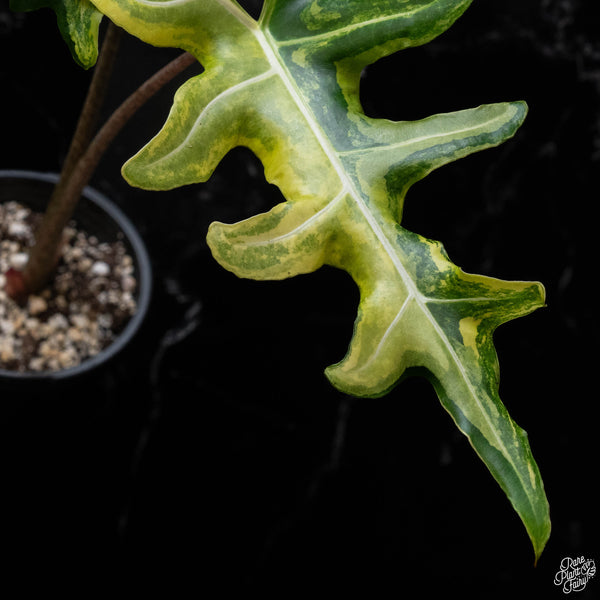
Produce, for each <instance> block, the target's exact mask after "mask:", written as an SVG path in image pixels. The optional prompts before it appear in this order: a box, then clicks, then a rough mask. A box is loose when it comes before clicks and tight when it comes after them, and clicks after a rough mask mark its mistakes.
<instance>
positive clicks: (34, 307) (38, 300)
mask: <svg viewBox="0 0 600 600" xmlns="http://www.w3.org/2000/svg"><path fill="white" fill-rule="evenodd" d="M27 307H28V309H29V313H30V314H32V315H39V314H40V313H43V312H44V311H45V310H48V303H47V302H46V301H45V300H44V299H43V298H42V297H41V296H35V295H31V296H29V300H28V305H27Z"/></svg>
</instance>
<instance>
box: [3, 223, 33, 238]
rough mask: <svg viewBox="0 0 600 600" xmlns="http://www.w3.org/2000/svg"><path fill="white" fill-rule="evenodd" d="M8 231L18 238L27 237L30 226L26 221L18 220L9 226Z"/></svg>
mask: <svg viewBox="0 0 600 600" xmlns="http://www.w3.org/2000/svg"><path fill="white" fill-rule="evenodd" d="M8 233H9V235H12V236H14V237H16V238H26V237H27V235H28V234H29V227H27V225H25V223H19V222H18V221H17V222H14V223H11V224H10V225H9V226H8Z"/></svg>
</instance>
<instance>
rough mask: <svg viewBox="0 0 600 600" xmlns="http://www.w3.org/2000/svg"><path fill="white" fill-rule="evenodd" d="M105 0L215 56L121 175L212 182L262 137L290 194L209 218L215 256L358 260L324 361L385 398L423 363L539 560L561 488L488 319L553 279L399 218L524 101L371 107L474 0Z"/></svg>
mask: <svg viewBox="0 0 600 600" xmlns="http://www.w3.org/2000/svg"><path fill="white" fill-rule="evenodd" d="M93 1H94V3H95V4H96V5H97V6H98V8H99V9H100V10H101V11H102V12H104V13H105V14H106V15H108V16H110V18H111V19H113V20H114V21H115V22H116V23H117V24H119V25H121V26H123V27H124V28H125V29H127V30H128V31H130V32H131V33H133V34H135V35H136V36H138V37H140V38H141V39H142V40H144V41H147V42H149V43H152V44H155V45H161V46H177V47H180V48H183V49H185V50H188V51H189V52H191V53H193V54H194V55H195V56H196V57H197V58H198V60H199V61H200V62H201V63H202V64H203V66H204V67H205V71H204V72H203V73H202V74H201V75H199V76H196V77H194V78H192V79H190V80H189V81H188V82H187V83H186V84H184V85H183V86H182V87H181V88H180V90H179V91H178V93H177V95H176V97H175V101H174V106H173V109H172V111H171V114H170V116H169V118H168V121H167V123H166V125H165V126H164V128H163V129H162V131H161V132H160V133H159V134H158V135H157V136H156V137H155V138H154V139H153V140H152V141H151V142H150V143H149V144H148V145H147V146H146V147H145V148H144V149H142V150H141V151H140V152H139V154H138V155H136V156H135V157H134V158H133V159H131V160H130V161H129V162H128V163H127V164H126V165H125V167H124V175H125V177H126V178H127V179H128V180H129V181H130V182H131V183H132V184H134V185H138V186H140V187H144V188H149V189H169V188H173V187H176V186H180V185H184V184H190V183H196V182H201V181H205V180H207V179H208V178H209V177H210V175H211V173H212V172H213V170H214V169H215V167H216V166H217V164H218V163H219V161H220V160H221V159H222V157H223V156H224V155H225V154H226V153H227V152H228V151H229V150H230V149H231V148H233V147H235V146H240V145H243V146H247V147H249V148H251V149H252V150H253V151H254V152H255V153H256V155H257V156H258V157H259V158H260V159H261V161H262V163H263V165H264V168H265V175H266V178H267V179H268V180H269V181H271V182H273V183H275V184H277V185H278V186H279V187H280V189H281V190H282V192H283V194H284V196H285V198H286V199H287V201H285V202H283V203H281V204H279V205H278V206H276V207H275V208H273V209H272V210H271V211H269V212H268V213H266V214H261V215H257V216H255V217H252V218H250V219H248V220H245V221H242V222H240V223H236V224H232V225H225V224H222V223H213V224H212V225H211V227H210V230H209V234H208V241H209V244H210V247H211V249H212V252H213V254H214V256H215V257H216V259H217V260H218V261H219V262H220V263H221V264H222V265H223V266H224V267H226V268H227V269H229V270H231V271H233V272H234V273H236V274H237V275H239V276H241V277H250V278H255V279H282V278H286V277H291V276H293V275H297V274H300V273H308V272H311V271H314V270H315V269H318V268H319V267H320V266H322V265H324V264H327V265H333V266H335V267H338V268H340V269H344V270H346V271H347V272H348V273H350V274H351V276H352V277H353V278H354V280H355V281H356V283H357V284H358V286H359V288H360V295H361V300H360V306H359V310H358V316H357V319H356V322H355V329H354V335H353V338H352V341H351V343H350V347H349V350H348V353H347V355H346V357H345V358H344V359H343V360H342V361H341V362H339V363H338V364H336V365H333V366H331V367H329V368H328V369H327V371H326V373H327V376H328V377H329V379H330V380H331V381H332V383H333V384H334V385H335V386H336V387H337V388H339V389H340V390H342V391H344V392H346V393H348V394H352V395H356V396H364V397H375V396H380V395H382V394H385V393H386V392H388V391H389V390H390V389H391V388H392V387H393V386H394V385H395V384H396V383H397V382H398V381H399V379H400V378H401V376H402V375H403V374H404V373H405V372H406V370H407V369H408V368H411V367H420V368H425V369H426V370H427V372H428V373H429V374H430V378H431V380H432V381H433V383H434V386H435V388H436V390H437V392H438V395H439V397H440V400H441V402H442V404H443V405H444V407H445V408H446V409H447V410H448V412H449V413H450V414H451V415H452V417H453V419H454V421H455V422H456V424H457V426H458V427H459V428H460V430H461V431H462V432H463V433H464V434H465V435H466V436H467V437H468V439H469V441H470V442H471V444H472V445H473V447H474V449H475V451H476V452H477V453H478V454H479V456H480V457H481V458H482V460H483V461H484V462H485V464H486V465H487V467H488V468H489V470H490V471H491V473H492V475H493V476H494V477H495V478H496V480H497V481H498V483H499V484H500V485H501V487H502V489H503V490H504V491H505V492H506V494H507V496H508V497H509V499H510V501H511V502H512V504H513V506H514V508H515V510H516V511H517V512H518V514H519V515H520V517H521V519H522V520H523V522H524V524H525V527H526V528H527V531H528V533H529V536H530V538H531V540H532V542H533V546H534V550H535V555H536V558H537V557H538V556H539V555H540V553H541V551H542V549H543V547H544V545H545V543H546V541H547V539H548V536H549V532H550V521H549V516H548V504H547V501H546V497H545V493H544V487H543V484H542V480H541V477H540V474H539V470H538V467H537V465H536V463H535V461H534V460H533V457H532V455H531V451H530V448H529V444H528V441H527V436H526V434H525V432H524V431H523V430H521V429H520V428H519V427H518V426H517V425H516V424H515V423H514V422H513V421H512V419H511V418H510V416H509V415H508V413H507V411H506V409H505V407H504V405H503V404H502V402H501V401H500V398H499V395H498V370H497V358H496V353H495V350H494V347H493V344H492V334H493V331H494V329H495V328H496V327H497V326H498V325H499V324H501V323H503V322H505V321H508V320H510V319H514V318H516V317H519V316H521V315H525V314H527V313H529V312H531V311H533V310H534V309H536V308H538V307H540V306H542V305H543V303H544V290H543V287H542V285H541V284H538V283H528V282H508V281H500V280H497V279H492V278H489V277H483V276H478V275H469V274H467V273H464V272H463V271H461V270H460V269H459V268H458V267H456V266H455V265H454V264H453V263H452V262H451V261H450V260H449V258H448V256H447V255H446V253H445V251H444V249H443V247H442V246H441V244H439V243H438V242H434V241H431V240H428V239H425V238H423V237H421V236H419V235H417V234H415V233H411V232H409V231H407V230H406V229H404V228H403V227H402V226H401V225H400V222H401V217H402V206H403V202H404V197H405V195H406V192H407V190H408V188H409V187H410V186H411V185H412V184H413V183H414V182H416V181H418V180H419V179H422V178H423V177H425V176H426V175H427V174H428V173H429V172H430V171H432V170H433V169H435V168H437V167H439V166H441V165H443V164H445V163H448V162H449V161H453V160H456V159H458V158H461V157H463V156H466V155H468V154H471V153H472V152H476V151H478V150H482V149H485V148H489V147H491V146H495V145H497V144H499V143H501V142H503V141H504V140H506V139H508V138H509V137H511V136H512V135H513V134H514V132H515V131H516V129H517V128H518V127H519V125H520V124H521V123H522V121H523V119H524V117H525V114H526V106H525V104H524V103H522V102H511V103H502V104H492V105H485V106H480V107H479V108H475V109H469V110H464V111H459V112H454V113H449V114H440V115H435V116H432V117H429V118H426V119H423V120H420V121H412V122H408V121H403V122H390V121H385V120H376V119H372V118H369V117H367V116H365V114H364V113H363V111H362V108H361V106H360V101H359V93H358V92H359V80H360V74H361V71H362V70H363V68H364V67H365V66H367V65H368V64H371V63H372V62H374V61H376V60H377V59H379V58H381V57H383V56H386V55H389V54H391V53H393V52H396V51H397V50H401V49H403V48H407V47H410V46H416V45H419V44H423V43H425V42H427V41H429V40H431V39H432V38H434V37H435V36H437V35H438V34H440V33H442V32H443V31H444V30H446V29H447V28H448V27H449V26H450V25H451V24H452V23H453V22H454V21H455V19H456V18H458V17H459V16H460V15H461V14H462V12H463V11H464V10H465V9H466V8H467V6H468V5H469V4H470V0H295V1H289V0H267V1H266V2H265V5H264V8H263V12H262V15H261V18H260V19H259V21H258V22H256V21H254V20H253V19H252V18H250V17H249V16H248V15H247V14H246V13H245V12H244V11H243V10H242V9H241V8H240V7H239V5H238V4H237V3H236V2H233V1H231V0H164V1H160V0H153V1H149V0H118V1H116V0H93ZM404 93H418V90H411V88H408V91H405V92H404Z"/></svg>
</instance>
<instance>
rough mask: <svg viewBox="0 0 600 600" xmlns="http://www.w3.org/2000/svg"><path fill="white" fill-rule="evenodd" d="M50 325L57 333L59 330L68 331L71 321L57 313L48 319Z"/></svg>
mask: <svg viewBox="0 0 600 600" xmlns="http://www.w3.org/2000/svg"><path fill="white" fill-rule="evenodd" d="M48 325H50V327H52V329H54V330H55V331H57V330H59V329H67V327H69V321H68V320H67V317H65V316H64V315H63V314H61V313H57V314H55V315H52V316H51V317H50V318H49V319H48Z"/></svg>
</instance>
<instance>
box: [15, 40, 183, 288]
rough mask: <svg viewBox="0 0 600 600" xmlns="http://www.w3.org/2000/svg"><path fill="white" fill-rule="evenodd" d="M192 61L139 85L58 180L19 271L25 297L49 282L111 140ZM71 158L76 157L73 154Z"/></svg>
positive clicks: (175, 63) (172, 66) (169, 66)
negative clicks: (85, 191) (85, 190)
mask: <svg viewBox="0 0 600 600" xmlns="http://www.w3.org/2000/svg"><path fill="white" fill-rule="evenodd" d="M103 50H104V45H103ZM194 61H195V58H194V57H193V56H192V55H191V54H188V53H187V52H186V53H184V54H182V55H180V56H179V57H178V58H176V59H174V60H172V61H171V62H170V63H169V64H167V65H166V66H165V67H163V68H162V69H161V70H160V71H158V72H157V73H155V74H154V75H153V76H152V77H150V79H148V80H147V81H146V82H145V83H143V84H142V85H141V86H140V87H139V88H138V89H137V90H136V91H135V92H133V94H131V96H129V98H127V100H125V101H124V102H123V103H122V104H121V106H119V108H117V109H116V110H115V111H114V112H113V113H112V115H111V116H110V117H109V119H108V120H107V121H106V123H105V124H104V125H103V126H102V128H101V129H100V130H99V131H98V133H97V134H96V135H95V137H94V138H93V139H92V141H91V142H90V143H89V144H88V146H87V148H86V150H85V152H83V154H81V156H79V157H78V160H76V161H74V165H73V166H70V167H69V169H68V171H67V173H66V177H64V181H63V177H61V181H60V183H59V184H58V186H57V190H55V193H53V195H52V198H51V200H50V203H49V205H48V208H47V210H46V213H45V215H44V218H43V220H42V222H41V223H40V226H39V228H38V229H37V231H36V243H35V246H34V247H33V248H32V249H31V251H30V254H29V260H28V262H27V266H26V267H25V270H24V271H23V280H24V286H25V289H26V290H27V292H28V293H33V292H36V291H38V290H39V289H41V288H42V287H43V286H44V285H45V284H46V282H47V281H48V279H50V277H51V275H52V273H53V271H54V268H55V265H56V259H55V257H56V256H57V254H58V250H59V249H60V245H61V241H62V232H63V230H64V228H65V226H66V225H67V223H68V222H69V220H70V219H71V217H72V215H73V212H74V210H75V207H76V206H77V202H78V201H79V197H80V196H81V192H82V191H83V188H84V187H85V186H86V185H87V183H88V182H89V180H90V178H91V177H92V175H93V174H94V171H95V169H96V167H97V165H98V163H99V161H100V159H101V158H102V156H103V154H104V152H105V151H106V149H107V148H108V146H109V145H110V143H111V142H112V140H113V139H114V138H115V137H116V136H117V134H118V133H119V132H120V131H121V129H122V128H123V127H124V125H125V124H126V123H127V121H128V120H129V119H130V118H131V117H132V116H133V115H134V114H135V113H136V112H137V110H138V109H139V108H140V107H141V106H142V105H143V104H144V103H145V102H146V101H147V100H149V99H150V98H151V97H152V96H153V95H154V94H155V93H156V92H158V91H159V90H160V89H161V88H162V87H163V86H164V85H165V84H166V83H168V82H169V81H171V79H173V77H175V76H176V75H178V74H179V73H180V72H182V71H183V70H184V69H185V68H187V67H188V66H190V65H191V64H192V63H193V62H194ZM69 154H71V152H69ZM73 154H74V156H76V154H75V151H74V153H73ZM66 166H69V165H66ZM63 176H64V171H63Z"/></svg>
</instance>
